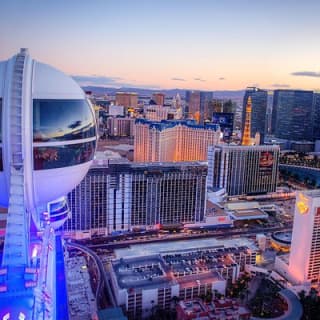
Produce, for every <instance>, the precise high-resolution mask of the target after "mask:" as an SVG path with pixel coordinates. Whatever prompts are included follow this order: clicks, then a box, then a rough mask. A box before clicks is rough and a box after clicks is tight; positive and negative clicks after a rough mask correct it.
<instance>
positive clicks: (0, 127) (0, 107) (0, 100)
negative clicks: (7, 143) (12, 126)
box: [0, 98, 2, 143]
mask: <svg viewBox="0 0 320 320" xmlns="http://www.w3.org/2000/svg"><path fill="white" fill-rule="evenodd" d="M1 142H2V99H1V98H0V143H1Z"/></svg>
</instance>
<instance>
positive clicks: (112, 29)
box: [0, 0, 320, 90]
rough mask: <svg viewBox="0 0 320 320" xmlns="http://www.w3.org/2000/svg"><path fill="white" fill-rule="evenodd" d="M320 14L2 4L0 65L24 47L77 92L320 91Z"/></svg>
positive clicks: (121, 4) (213, 4) (204, 5)
mask: <svg viewBox="0 0 320 320" xmlns="http://www.w3.org/2000/svg"><path fill="white" fill-rule="evenodd" d="M319 9H320V3H318V2H317V1H312V0H309V1H307V2H304V3H302V2H299V1H281V3H280V2H278V1H260V2H249V1H232V0H228V1H224V2H219V1H206V0H203V1H183V2H180V1H177V0H176V1H161V2H155V1H152V2H150V1H141V0H139V1H138V0H137V1H127V0H122V1H95V2H86V1H82V0H81V1H77V3H76V5H75V3H74V2H72V1H69V2H67V3H66V2H63V1H60V0H59V1H55V2H54V3H45V2H40V1H37V0H32V1H28V2H26V3H24V2H23V1H19V0H13V1H7V0H5V1H2V2H1V4H0V27H1V30H2V32H1V33H0V42H1V44H2V48H1V49H2V50H1V52H0V60H5V59H6V58H7V57H8V56H11V55H12V54H14V53H15V52H17V51H18V49H19V48H20V47H28V48H29V50H30V52H31V54H32V55H33V56H35V57H36V58H37V59H38V60H40V61H44V62H46V63H48V64H51V65H53V66H55V67H56V68H58V69H61V70H63V71H64V72H65V73H67V74H70V75H73V76H74V77H75V78H76V79H77V80H78V81H79V82H80V84H82V85H85V84H91V85H98V86H111V87H143V88H153V89H158V90H160V89H168V88H180V89H198V90H226V89H229V90H237V89H244V88H245V87H247V86H253V85H255V86H259V87H261V88H266V89H278V88H284V89H286V88H290V89H310V90H317V89H320V85H319V77H320V72H319V71H320V68H319V64H318V59H317V57H318V55H319V53H320V44H319V43H318V41H317V30H319V27H320V22H319V21H318V19H317V16H316V12H318V11H319Z"/></svg>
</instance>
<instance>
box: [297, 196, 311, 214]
mask: <svg viewBox="0 0 320 320" xmlns="http://www.w3.org/2000/svg"><path fill="white" fill-rule="evenodd" d="M297 208H298V210H299V213H300V214H307V213H308V211H309V206H308V198H307V197H305V196H304V195H303V194H302V193H299V196H298V201H297Z"/></svg>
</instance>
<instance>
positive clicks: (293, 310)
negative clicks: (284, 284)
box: [251, 289, 303, 320]
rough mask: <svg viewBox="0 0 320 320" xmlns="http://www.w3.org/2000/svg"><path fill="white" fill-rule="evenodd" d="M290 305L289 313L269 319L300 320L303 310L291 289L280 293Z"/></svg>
mask: <svg viewBox="0 0 320 320" xmlns="http://www.w3.org/2000/svg"><path fill="white" fill-rule="evenodd" d="M279 294H281V296H282V297H283V298H284V299H285V300H286V302H287V304H288V310H287V312H286V313H285V314H284V315H282V316H280V317H277V318H268V319H270V320H300V319H301V317H302V314H303V309H302V306H301V303H300V301H299V299H298V297H297V296H296V295H295V294H294V293H293V292H292V291H291V290H289V289H283V290H281V291H280V292H279ZM251 320H266V318H257V317H251Z"/></svg>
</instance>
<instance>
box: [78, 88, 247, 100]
mask: <svg viewBox="0 0 320 320" xmlns="http://www.w3.org/2000/svg"><path fill="white" fill-rule="evenodd" d="M82 89H83V90H84V91H91V92H92V93H94V94H97V95H100V94H101V95H105V94H107V95H111V96H114V95H115V94H116V93H117V92H135V93H137V94H138V95H139V96H151V95H152V93H155V92H161V93H164V94H165V95H166V96H167V97H173V96H175V95H177V94H178V93H179V95H180V96H181V98H184V97H185V92H186V91H188V90H189V89H165V90H157V89H144V88H134V87H130V88H128V87H119V88H114V87H99V86H82ZM211 92H212V93H213V97H214V98H220V99H242V98H243V95H244V92H245V90H212V91H211Z"/></svg>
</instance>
